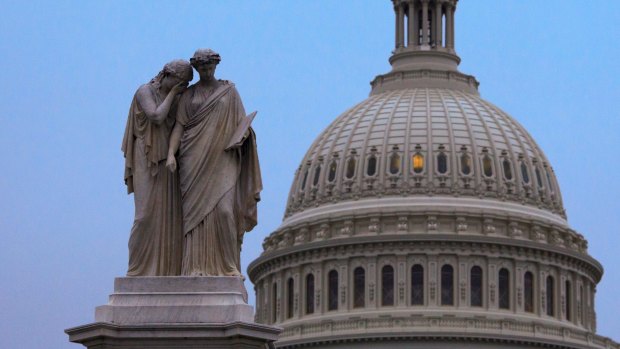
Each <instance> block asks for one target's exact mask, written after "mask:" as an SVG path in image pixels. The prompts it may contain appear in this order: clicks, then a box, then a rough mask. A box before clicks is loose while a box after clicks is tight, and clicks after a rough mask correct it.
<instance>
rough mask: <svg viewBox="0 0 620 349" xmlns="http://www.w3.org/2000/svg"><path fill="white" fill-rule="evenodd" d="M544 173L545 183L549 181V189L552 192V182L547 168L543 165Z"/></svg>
mask: <svg viewBox="0 0 620 349" xmlns="http://www.w3.org/2000/svg"><path fill="white" fill-rule="evenodd" d="M545 174H546V175H547V183H549V190H550V191H551V192H553V182H552V181H551V175H550V174H549V169H548V168H546V167H545Z"/></svg>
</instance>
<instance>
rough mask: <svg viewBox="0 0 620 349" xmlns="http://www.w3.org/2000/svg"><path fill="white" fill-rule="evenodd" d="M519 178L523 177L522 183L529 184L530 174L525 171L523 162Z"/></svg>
mask: <svg viewBox="0 0 620 349" xmlns="http://www.w3.org/2000/svg"><path fill="white" fill-rule="evenodd" d="M521 177H523V183H525V184H528V183H530V172H529V171H528V170H527V165H526V164H525V162H521Z"/></svg>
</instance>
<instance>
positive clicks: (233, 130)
mask: <svg viewBox="0 0 620 349" xmlns="http://www.w3.org/2000/svg"><path fill="white" fill-rule="evenodd" d="M220 60H221V58H220V55H219V54H217V53H216V52H214V51H212V50H210V49H199V50H197V51H196V53H195V54H194V56H193V57H192V58H191V59H190V62H191V64H192V66H193V67H194V69H196V71H197V72H198V74H199V75H200V81H198V82H197V83H196V84H194V85H192V86H190V87H189V88H188V89H187V90H186V91H185V92H183V94H182V95H181V98H180V100H179V105H178V109H177V114H176V124H175V126H174V129H173V131H172V134H171V136H170V147H169V151H168V158H167V163H166V166H167V167H168V168H169V169H170V171H171V172H174V171H175V170H177V164H178V173H179V179H180V186H181V193H182V206H183V210H182V211H183V232H184V242H183V261H182V267H181V275H188V276H241V266H240V260H239V255H240V250H241V242H242V240H243V235H244V233H245V232H247V231H250V230H251V229H252V228H253V227H254V226H255V225H256V204H257V202H258V200H259V199H260V197H259V194H260V191H261V189H262V182H261V175H260V169H259V164H258V156H257V152H256V138H255V135H254V131H253V130H252V128H251V127H250V126H249V122H250V121H251V120H250V118H248V117H246V114H245V110H244V108H243V104H242V103H241V98H240V97H239V93H238V92H237V90H236V89H235V85H234V84H233V83H231V82H229V81H225V80H218V79H216V78H215V75H214V74H215V69H216V67H217V64H218V63H219V62H220ZM248 120H250V121H248ZM177 152H178V153H177ZM175 155H176V157H175Z"/></svg>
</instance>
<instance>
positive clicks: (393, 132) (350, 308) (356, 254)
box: [248, 0, 620, 348]
mask: <svg viewBox="0 0 620 349" xmlns="http://www.w3.org/2000/svg"><path fill="white" fill-rule="evenodd" d="M392 2H393V5H394V13H395V32H396V34H395V50H394V53H393V55H392V56H391V58H390V63H391V64H392V71H390V72H389V73H387V74H384V75H379V76H377V77H376V78H375V79H374V80H373V81H372V83H371V85H372V91H371V94H370V97H369V98H368V99H366V100H364V101H362V102H361V103H359V104H357V105H356V106H354V107H352V108H351V109H349V110H347V111H345V112H344V113H343V114H341V115H340V116H339V117H338V118H336V120H334V121H333V122H332V124H331V125H329V126H328V127H327V128H326V129H325V130H324V131H323V132H322V133H321V134H320V135H319V136H318V137H317V138H316V140H315V141H314V143H313V144H312V146H311V147H310V149H309V150H308V152H307V153H306V155H305V156H304V158H303V160H302V162H301V165H300V166H299V168H298V170H297V172H296V174H295V179H294V181H293V183H292V185H291V191H290V194H289V199H288V203H287V206H286V212H285V217H284V220H283V222H282V225H281V226H280V227H279V228H278V229H277V230H276V231H275V232H273V233H272V234H271V235H270V236H268V237H267V238H266V239H265V242H264V244H263V247H264V252H263V254H262V255H261V256H260V257H259V258H258V259H257V260H255V261H254V262H253V263H252V264H251V265H250V266H249V270H248V274H249V276H250V278H251V280H252V282H253V283H254V285H255V290H256V309H257V311H256V321H257V322H260V323H265V324H273V325H277V326H281V327H283V328H284V332H283V333H282V335H281V337H280V340H279V341H278V342H277V346H278V347H279V348H302V347H320V348H365V347H373V348H487V347H488V348H499V347H501V348H529V347H546V348H620V345H618V344H617V343H615V342H614V341H612V340H611V339H608V338H604V337H601V336H598V335H596V334H595V333H596V313H595V311H594V309H595V307H594V304H595V303H594V301H595V293H596V285H597V284H598V282H599V281H600V280H601V276H602V273H603V270H602V266H601V265H600V264H599V263H598V262H597V261H596V260H595V259H593V258H592V257H591V256H589V255H588V251H587V247H588V246H587V241H586V240H585V239H584V237H583V236H582V235H581V234H579V233H578V232H576V231H574V230H573V229H571V228H570V226H569V225H568V223H567V220H566V213H565V211H564V208H563V205H562V197H561V193H560V188H559V186H558V182H557V180H556V178H555V175H554V173H553V169H552V167H551V164H550V163H549V161H548V160H547V158H546V157H545V155H544V153H543V152H542V150H541V149H540V148H539V147H538V145H537V144H536V142H535V141H534V140H533V139H532V137H531V136H530V135H529V134H528V132H527V131H526V130H525V129H524V128H523V127H522V126H521V125H520V124H519V123H518V122H517V121H515V120H514V119H513V118H512V117H510V116H509V115H508V114H506V113H505V112H503V111H502V110H500V109H499V108H498V107H496V106H494V105H493V104H491V103H489V102H487V101H485V100H483V99H482V98H481V97H480V96H479V93H478V89H477V88H478V82H477V80H476V79H475V77H473V76H470V75H466V74H463V73H461V72H459V71H458V69H457V67H458V64H459V63H460V58H459V57H458V56H457V54H456V52H455V49H454V47H455V46H454V15H455V9H456V5H457V1H456V0H393V1H392Z"/></svg>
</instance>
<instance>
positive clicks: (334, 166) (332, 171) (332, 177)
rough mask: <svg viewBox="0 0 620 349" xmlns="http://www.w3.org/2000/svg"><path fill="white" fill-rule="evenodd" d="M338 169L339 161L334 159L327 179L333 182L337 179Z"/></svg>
mask: <svg viewBox="0 0 620 349" xmlns="http://www.w3.org/2000/svg"><path fill="white" fill-rule="evenodd" d="M337 169H338V163H337V162H336V160H333V161H332V162H331V164H329V173H328V174H327V180H328V181H330V182H333V181H334V180H335V179H336V170H337Z"/></svg>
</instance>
